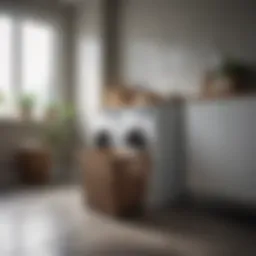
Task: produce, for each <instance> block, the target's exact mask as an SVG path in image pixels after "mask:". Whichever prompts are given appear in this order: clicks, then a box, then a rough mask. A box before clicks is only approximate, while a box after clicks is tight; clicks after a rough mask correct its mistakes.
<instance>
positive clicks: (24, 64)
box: [0, 14, 57, 117]
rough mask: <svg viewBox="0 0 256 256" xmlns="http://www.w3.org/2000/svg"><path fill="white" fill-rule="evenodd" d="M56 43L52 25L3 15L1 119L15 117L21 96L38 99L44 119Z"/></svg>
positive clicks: (0, 30)
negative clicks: (18, 98)
mask: <svg viewBox="0 0 256 256" xmlns="http://www.w3.org/2000/svg"><path fill="white" fill-rule="evenodd" d="M55 40H56V31H55V27H54V26H53V25H51V24H50V23H46V22H43V21H42V22H41V21H35V20H28V19H22V18H20V17H19V20H16V18H15V17H12V16H6V15H1V14H0V56H1V57H0V70H1V72H0V93H1V94H2V95H3V98H4V101H3V102H2V104H1V105H0V116H14V115H16V113H15V112H17V111H15V109H16V110H17V100H16V102H15V99H17V96H18V97H19V96H20V95H22V94H31V95H34V96H35V98H36V113H35V114H36V117H40V116H42V114H43V112H44V109H45V107H46V105H47V104H48V103H49V101H50V100H51V97H52V94H53V93H52V88H53V82H54V81H53V79H54V74H55V73H56V71H57V70H56V65H55V64H56V62H55V59H56V57H57V56H55V54H56V51H55V49H54V47H55V42H56V41H55ZM0 96H1V95H0ZM0 100H1V99H0Z"/></svg>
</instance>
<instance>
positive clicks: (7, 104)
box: [0, 16, 13, 115]
mask: <svg viewBox="0 0 256 256" xmlns="http://www.w3.org/2000/svg"><path fill="white" fill-rule="evenodd" d="M12 33H13V21H12V20H11V19H10V18H8V17H6V16H0V56H1V57H0V92H1V94H2V95H0V97H1V99H0V101H1V102H0V103H1V104H2V106H1V108H0V114H1V115H3V114H10V112H9V111H10V109H11V105H13V104H12V101H13V99H12V96H13V93H12V68H13V65H12V64H13V62H12V60H13V57H12ZM3 97H4V99H3Z"/></svg>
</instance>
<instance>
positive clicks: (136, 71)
mask: <svg viewBox="0 0 256 256" xmlns="http://www.w3.org/2000/svg"><path fill="white" fill-rule="evenodd" d="M122 8H123V10H122V12H123V14H124V17H123V28H122V30H121V42H120V44H121V48H122V49H121V55H122V75H123V78H124V79H125V80H126V81H127V82H128V83H129V84H135V85H144V86H146V87H148V88H151V89H152V90H154V91H159V92H162V93H165V92H173V91H174V92H176V91H178V92H183V93H186V94H188V93H196V92H197V91H198V89H199V85H200V82H201V80H202V76H203V74H204V71H205V70H207V69H208V68H210V67H212V66H214V65H216V64H217V63H218V62H219V60H220V57H221V56H223V54H224V55H226V54H228V55H232V56H235V57H240V58H243V59H245V60H247V61H249V62H256V51H255V44H256V36H255V26H256V25H255V24H256V16H255V11H254V10H255V9H256V2H255V1H243V0H233V1H230V0H227V1H226V0H225V1H223V0H207V1H205V0H157V1H156V0H127V1H123V6H122Z"/></svg>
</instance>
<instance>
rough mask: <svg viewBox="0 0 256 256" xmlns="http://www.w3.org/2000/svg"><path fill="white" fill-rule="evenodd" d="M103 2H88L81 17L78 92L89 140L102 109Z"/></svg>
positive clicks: (83, 129)
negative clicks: (94, 119)
mask: <svg viewBox="0 0 256 256" xmlns="http://www.w3.org/2000/svg"><path fill="white" fill-rule="evenodd" d="M102 10H103V5H102V0H93V1H85V2H84V4H83V5H82V6H80V8H79V10H78V14H77V15H78V17H77V27H76V29H77V31H76V35H77V38H76V40H77V53H76V56H77V77H78V81H77V85H78V86H77V92H76V102H77V107H78V118H79V127H80V129H79V130H80V133H81V135H82V137H83V140H84V141H85V140H86V131H88V125H89V124H90V121H91V120H92V119H93V118H94V116H95V115H96V114H97V112H98V110H99V108H100V97H101V85H102V79H103V65H104V59H103V47H104V42H103V26H102V22H103V18H102Z"/></svg>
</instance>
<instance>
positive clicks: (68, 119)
mask: <svg viewBox="0 0 256 256" xmlns="http://www.w3.org/2000/svg"><path fill="white" fill-rule="evenodd" d="M49 110H51V111H54V113H53V112H52V113H51V114H52V115H50V117H51V118H49V119H47V122H46V123H45V125H44V128H43V140H44V145H45V146H46V148H48V150H49V152H50V154H51V161H52V168H53V172H54V174H55V176H56V175H58V171H59V169H60V168H61V167H62V166H60V164H61V163H63V155H64V154H65V151H66V149H67V147H68V145H69V144H70V142H71V139H72V120H73V117H74V114H75V113H74V108H73V106H72V105H70V104H66V105H63V104H62V105H60V104H52V103H51V105H49V108H48V111H49ZM48 114H50V113H48ZM53 114H54V115H53ZM48 117H49V116H48Z"/></svg>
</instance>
